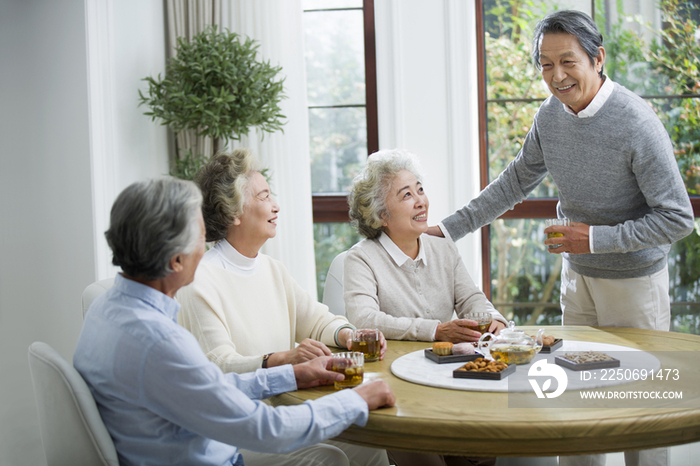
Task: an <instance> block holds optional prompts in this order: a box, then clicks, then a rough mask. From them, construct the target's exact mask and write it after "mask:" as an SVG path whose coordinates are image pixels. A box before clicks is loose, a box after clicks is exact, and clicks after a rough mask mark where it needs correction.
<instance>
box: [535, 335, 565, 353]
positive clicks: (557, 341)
mask: <svg viewBox="0 0 700 466" xmlns="http://www.w3.org/2000/svg"><path fill="white" fill-rule="evenodd" d="M563 344H564V340H562V339H561V338H556V339H555V340H554V343H552V344H551V345H549V346H543V347H542V349H541V350H540V353H551V352H552V351H556V350H558V349H559V348H561V345H563Z"/></svg>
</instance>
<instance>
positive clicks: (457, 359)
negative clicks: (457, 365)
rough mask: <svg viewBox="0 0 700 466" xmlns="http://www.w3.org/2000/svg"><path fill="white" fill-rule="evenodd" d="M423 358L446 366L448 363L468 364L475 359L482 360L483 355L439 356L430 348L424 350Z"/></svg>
mask: <svg viewBox="0 0 700 466" xmlns="http://www.w3.org/2000/svg"><path fill="white" fill-rule="evenodd" d="M425 357H426V358H428V359H430V360H431V361H435V362H436V363H438V364H446V363H448V362H469V361H473V360H475V359H477V358H483V357H484V355H483V354H481V353H474V354H448V355H447V356H440V355H437V354H435V353H433V349H432V348H428V349H426V350H425Z"/></svg>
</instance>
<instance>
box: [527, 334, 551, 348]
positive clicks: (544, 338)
mask: <svg viewBox="0 0 700 466" xmlns="http://www.w3.org/2000/svg"><path fill="white" fill-rule="evenodd" d="M530 336H531V337H532V339H533V340H534V339H535V338H536V337H535V335H530ZM556 339H557V338H556V337H553V336H552V335H542V346H552V345H553V344H554V342H555V341H556Z"/></svg>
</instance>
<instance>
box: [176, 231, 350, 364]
mask: <svg viewBox="0 0 700 466" xmlns="http://www.w3.org/2000/svg"><path fill="white" fill-rule="evenodd" d="M176 299H177V300H178V301H179V302H180V303H181V304H182V309H181V310H180V312H179V313H178V317H177V320H178V323H179V324H180V325H182V326H183V327H185V328H186V329H188V330H189V331H190V332H192V334H193V335H194V336H195V337H196V338H197V340H198V341H199V344H200V345H201V347H202V349H203V350H204V352H205V353H206V355H207V357H208V358H209V360H211V361H212V362H214V363H215V364H217V365H218V366H219V367H220V368H221V369H222V370H223V371H224V372H238V373H242V372H249V371H254V370H256V369H259V368H260V367H261V366H262V357H263V355H265V354H267V353H272V352H277V351H287V350H290V349H293V348H294V346H295V343H297V342H300V341H302V340H303V339H305V338H312V339H314V340H318V341H321V342H323V343H324V344H326V345H328V346H336V341H335V334H336V331H337V330H338V329H339V328H340V327H342V326H343V325H348V321H347V320H346V319H345V318H344V317H340V316H336V315H334V314H331V313H330V312H329V311H328V307H326V306H325V305H323V304H321V303H319V302H317V301H316V300H315V299H314V298H313V297H312V296H311V295H310V294H309V293H307V292H306V291H304V290H303V289H302V288H301V287H300V286H299V285H298V284H297V282H296V281H294V279H293V278H292V276H291V275H290V274H289V272H288V271H287V269H286V268H285V267H284V265H282V263H281V262H279V261H276V260H274V259H272V258H271V257H269V256H266V255H264V254H258V255H257V256H256V257H255V258H253V259H251V258H248V257H245V256H243V255H241V254H240V253H239V252H238V251H236V249H235V248H233V247H232V246H231V245H230V244H229V243H228V242H227V241H226V240H222V241H219V242H218V243H217V244H216V245H215V246H214V247H213V248H211V249H210V250H209V251H207V252H206V253H205V254H204V257H203V258H202V261H201V262H200V264H199V267H198V268H197V272H196V274H195V278H194V281H193V282H192V283H191V284H190V285H188V286H186V287H183V288H181V289H180V290H179V291H178V293H177V295H176Z"/></svg>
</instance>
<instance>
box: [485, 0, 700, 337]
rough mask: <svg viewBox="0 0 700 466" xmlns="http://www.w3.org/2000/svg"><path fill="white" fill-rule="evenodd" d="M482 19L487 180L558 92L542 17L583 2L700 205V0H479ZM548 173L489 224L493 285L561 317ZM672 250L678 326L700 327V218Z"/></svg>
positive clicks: (516, 310) (524, 313)
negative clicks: (537, 46)
mask: <svg viewBox="0 0 700 466" xmlns="http://www.w3.org/2000/svg"><path fill="white" fill-rule="evenodd" d="M476 8H477V20H478V26H479V28H480V31H479V34H478V41H479V42H480V47H481V49H482V50H483V54H480V55H481V56H480V60H479V61H480V63H479V67H480V76H481V78H480V81H481V82H480V91H481V92H480V94H481V101H480V121H481V124H480V132H481V141H482V143H483V144H482V147H481V166H482V185H483V186H485V185H486V184H488V182H489V181H490V180H493V179H494V178H495V177H496V176H497V175H498V174H499V173H500V172H501V171H502V170H503V169H504V168H505V166H506V165H507V164H508V163H509V162H510V161H511V160H513V158H514V157H515V155H516V154H517V153H518V151H519V149H520V146H521V144H522V142H523V140H524V138H525V135H526V134H527V131H528V130H529V126H530V124H531V123H532V119H533V116H534V114H535V112H536V111H537V108H538V107H539V105H540V103H541V102H542V100H543V99H544V98H546V96H547V95H548V94H549V92H548V90H547V89H546V86H545V85H544V84H543V83H542V81H541V79H540V76H539V73H538V72H537V70H536V69H535V68H534V66H533V65H532V63H531V60H530V47H531V46H530V44H531V42H530V40H531V37H532V29H533V27H534V25H535V23H536V22H537V21H538V20H539V19H541V18H542V17H544V16H545V15H546V14H547V13H549V12H551V11H555V10H557V9H563V8H575V9H579V10H581V11H584V12H586V13H588V14H589V15H591V16H592V17H593V18H594V19H595V21H596V23H597V24H598V27H599V28H600V30H601V31H602V32H603V35H604V37H605V48H606V52H607V57H606V64H605V73H606V74H607V75H608V76H609V77H610V78H611V79H612V80H614V81H616V82H619V83H621V84H622V85H624V86H626V87H627V88H629V89H631V90H633V91H634V92H636V93H637V94H639V95H641V96H642V97H643V98H644V99H646V100H647V102H648V103H649V105H651V106H652V107H653V108H654V109H655V111H656V112H657V114H658V115H659V117H660V118H661V120H662V121H663V123H664V125H665V126H666V129H667V130H668V132H669V134H670V136H671V139H672V141H673V144H674V149H675V153H676V158H677V161H678V166H679V168H680V171H681V174H682V176H683V177H684V180H685V183H686V187H687V190H688V194H689V195H690V196H691V201H692V202H693V206H694V209H695V213H696V215H698V212H699V211H700V209H698V207H699V206H700V201H699V200H698V198H696V197H695V196H697V195H698V194H700V95H699V94H700V71H699V70H698V63H700V29H699V28H698V20H699V19H700V18H699V17H700V1H698V0H693V1H680V0H662V1H661V2H658V1H657V0H640V1H634V2H628V1H624V0H620V1H615V2H611V1H605V0H562V1H560V2H553V1H542V0H540V1H527V2H525V1H518V0H477V2H476ZM556 197H557V188H556V186H555V185H554V183H553V182H552V181H551V179H549V178H548V179H546V180H545V181H544V182H543V183H542V185H541V186H540V187H539V188H538V189H537V190H535V192H533V193H532V194H531V195H530V197H529V199H528V200H526V201H525V202H523V203H522V204H520V205H518V206H516V208H515V209H514V210H512V211H509V212H508V213H507V214H506V215H504V216H503V217H502V218H501V219H499V220H497V221H495V222H494V223H493V224H492V225H491V226H490V227H486V228H484V229H483V231H482V241H483V243H484V245H485V246H484V248H483V251H484V270H483V272H484V277H485V279H484V288H485V291H486V292H487V293H490V296H491V299H492V301H493V302H494V304H495V305H496V307H498V308H499V310H500V311H501V312H502V313H503V314H504V315H505V316H507V317H509V318H512V319H514V320H515V321H516V322H517V323H519V324H526V323H527V324H534V323H541V324H555V323H560V322H561V311H560V308H559V303H558V301H559V272H560V270H561V257H560V256H559V255H554V254H549V253H547V251H546V250H545V246H544V245H543V244H542V239H543V230H544V222H543V220H542V219H543V218H550V217H555V216H556V211H555V206H556V202H557V200H556ZM698 230H699V231H696V232H695V233H693V234H691V235H690V236H689V237H687V238H685V239H684V240H682V241H680V242H678V243H676V244H675V245H674V246H673V248H672V250H671V254H670V255H669V272H670V275H671V283H670V290H671V300H672V314H673V318H672V330H675V331H684V332H691V333H700V303H699V301H700V236H699V234H698V233H699V232H700V227H699V228H698Z"/></svg>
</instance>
